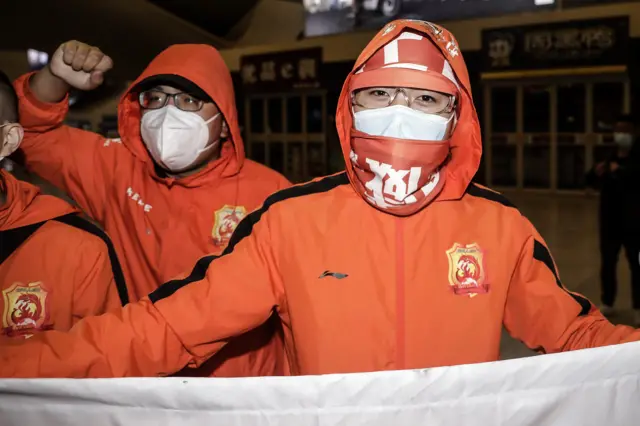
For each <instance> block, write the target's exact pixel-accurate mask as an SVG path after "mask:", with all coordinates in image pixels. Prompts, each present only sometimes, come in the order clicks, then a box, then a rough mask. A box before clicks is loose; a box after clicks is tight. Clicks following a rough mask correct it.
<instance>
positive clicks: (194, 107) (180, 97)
mask: <svg viewBox="0 0 640 426" xmlns="http://www.w3.org/2000/svg"><path fill="white" fill-rule="evenodd" d="M169 99H173V104H174V105H175V106H176V108H178V109H181V110H182V111H188V112H197V111H200V110H201V109H202V106H203V105H204V103H205V102H204V101H203V100H202V99H198V98H196V97H195V96H193V95H190V94H188V93H184V92H180V93H165V92H163V91H162V90H145V91H144V92H140V96H139V97H138V101H139V102H140V106H141V107H142V108H144V109H160V108H163V107H164V106H165V105H167V102H169Z"/></svg>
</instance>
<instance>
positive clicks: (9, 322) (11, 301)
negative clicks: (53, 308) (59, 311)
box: [2, 282, 50, 336]
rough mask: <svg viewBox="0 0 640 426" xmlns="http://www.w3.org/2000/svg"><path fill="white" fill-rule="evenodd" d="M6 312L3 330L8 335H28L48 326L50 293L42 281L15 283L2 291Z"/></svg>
mask: <svg viewBox="0 0 640 426" xmlns="http://www.w3.org/2000/svg"><path fill="white" fill-rule="evenodd" d="M2 295H3V299H4V312H3V313H2V325H3V332H4V334H6V335H8V336H15V335H28V334H31V333H33V332H34V331H37V330H44V329H47V328H50V326H47V325H46V324H47V320H48V316H49V312H48V309H47V308H48V297H49V293H48V292H47V291H46V290H45V288H44V287H43V284H42V283H41V282H35V283H30V284H28V285H24V284H22V283H15V284H13V285H12V286H11V287H9V288H8V289H6V290H3V291H2Z"/></svg>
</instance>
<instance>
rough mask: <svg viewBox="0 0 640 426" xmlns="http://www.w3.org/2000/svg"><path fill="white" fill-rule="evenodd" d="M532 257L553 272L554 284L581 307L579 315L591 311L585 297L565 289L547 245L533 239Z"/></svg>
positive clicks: (589, 303)
mask: <svg viewBox="0 0 640 426" xmlns="http://www.w3.org/2000/svg"><path fill="white" fill-rule="evenodd" d="M533 258H534V259H536V260H539V261H540V262H542V263H544V264H545V266H546V267H547V268H549V270H550V271H551V272H552V273H553V276H554V277H555V279H556V284H557V285H558V287H560V288H561V289H562V290H563V291H565V292H567V294H568V295H569V296H571V297H573V299H574V300H575V301H576V302H578V304H579V305H580V306H581V307H582V310H581V311H580V316H584V315H587V314H588V313H589V311H591V302H589V301H588V300H587V299H585V298H584V297H582V296H579V295H577V294H574V293H571V292H570V291H567V289H565V288H564V286H563V285H562V282H561V281H560V277H559V276H558V272H557V271H556V267H555V265H554V264H553V259H552V258H551V253H549V249H547V247H546V246H545V245H544V244H542V243H541V242H540V241H538V240H535V242H534V244H533Z"/></svg>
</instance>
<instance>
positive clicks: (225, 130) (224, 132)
mask: <svg viewBox="0 0 640 426" xmlns="http://www.w3.org/2000/svg"><path fill="white" fill-rule="evenodd" d="M228 137H229V125H228V124H227V121H226V120H223V121H222V128H221V129H220V138H221V139H227V138H228Z"/></svg>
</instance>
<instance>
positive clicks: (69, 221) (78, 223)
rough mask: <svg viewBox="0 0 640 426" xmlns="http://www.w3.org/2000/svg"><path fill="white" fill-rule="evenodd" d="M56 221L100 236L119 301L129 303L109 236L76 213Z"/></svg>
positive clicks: (125, 286)
mask: <svg viewBox="0 0 640 426" xmlns="http://www.w3.org/2000/svg"><path fill="white" fill-rule="evenodd" d="M54 220H55V221H56V222H61V223H64V224H65V225H69V226H72V227H74V228H78V229H81V230H83V231H85V232H88V233H89V234H93V235H95V236H96V237H98V238H100V239H101V240H102V241H103V242H104V243H105V245H106V246H107V252H108V253H109V261H110V262H111V271H112V273H113V280H114V281H115V284H116V288H117V290H118V296H119V297H120V302H121V303H122V306H124V305H126V304H127V303H129V293H128V292H127V283H126V281H125V279H124V273H123V272H122V267H121V266H120V261H119V260H118V255H117V254H116V250H115V248H114V247H113V243H112V242H111V238H109V236H108V235H107V234H106V233H105V232H104V231H103V230H102V229H100V228H98V227H97V226H96V225H94V224H93V223H91V222H89V221H88V220H85V219H83V218H82V217H80V216H78V215H77V214H75V213H74V214H70V215H66V216H61V217H57V218H55V219H54Z"/></svg>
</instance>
